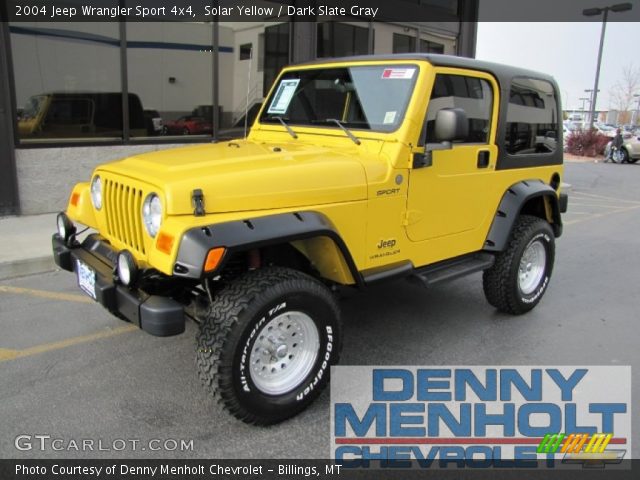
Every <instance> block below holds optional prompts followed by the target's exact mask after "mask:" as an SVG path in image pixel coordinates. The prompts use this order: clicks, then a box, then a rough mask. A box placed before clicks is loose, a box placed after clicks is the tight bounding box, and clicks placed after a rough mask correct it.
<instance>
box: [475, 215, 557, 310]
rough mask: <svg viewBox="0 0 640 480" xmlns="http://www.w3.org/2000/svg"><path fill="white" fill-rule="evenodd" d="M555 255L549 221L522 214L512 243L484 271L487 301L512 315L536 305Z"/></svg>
mask: <svg viewBox="0 0 640 480" xmlns="http://www.w3.org/2000/svg"><path fill="white" fill-rule="evenodd" d="M554 257H555V240H554V234H553V230H552V229H551V226H550V225H549V223H548V222H547V221H545V220H543V219H541V218H538V217H533V216H530V215H522V216H521V217H519V218H518V219H517V220H516V223H515V225H514V227H513V232H512V234H511V240H510V241H509V245H508V246H507V248H506V249H505V250H504V251H503V252H500V253H499V254H498V255H497V256H496V261H495V263H494V264H493V266H492V267H491V268H489V269H488V270H486V271H485V272H484V275H483V278H482V284H483V288H484V293H485V296H486V298H487V301H488V302H489V303H490V304H491V305H493V306H494V307H496V308H497V309H498V310H500V311H501V312H505V313H510V314H512V315H520V314H523V313H526V312H528V311H529V310H531V309H533V308H534V307H535V306H536V305H537V304H538V302H540V299H541V298H542V296H543V295H544V292H545V291H546V289H547V286H548V285H549V280H550V278H551V272H552V271H553V262H554Z"/></svg>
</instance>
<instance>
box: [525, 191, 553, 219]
mask: <svg viewBox="0 0 640 480" xmlns="http://www.w3.org/2000/svg"><path fill="white" fill-rule="evenodd" d="M520 215H533V216H534V217H538V218H542V219H543V220H549V218H547V212H546V207H545V201H544V197H542V196H539V197H535V198H531V199H529V200H527V201H526V202H525V204H524V205H523V206H522V208H521V209H520Z"/></svg>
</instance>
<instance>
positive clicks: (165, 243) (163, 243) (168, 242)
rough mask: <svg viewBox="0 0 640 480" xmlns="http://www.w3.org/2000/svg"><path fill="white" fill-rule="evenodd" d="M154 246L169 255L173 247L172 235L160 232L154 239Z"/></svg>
mask: <svg viewBox="0 0 640 480" xmlns="http://www.w3.org/2000/svg"><path fill="white" fill-rule="evenodd" d="M156 248H157V249H158V250H160V251H161V252H163V253H166V254H167V255H169V254H170V253H171V249H172V248H173V236H171V235H167V234H166V233H164V232H160V234H159V235H158V239H157V240H156Z"/></svg>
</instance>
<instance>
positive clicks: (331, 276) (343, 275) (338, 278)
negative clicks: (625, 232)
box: [220, 236, 355, 284]
mask: <svg viewBox="0 0 640 480" xmlns="http://www.w3.org/2000/svg"><path fill="white" fill-rule="evenodd" d="M267 266H278V267H286V268H291V269H293V270H298V271H301V272H304V273H306V274H308V275H311V276H314V277H316V278H319V279H324V280H328V281H331V282H334V283H340V284H352V283H355V279H354V278H353V274H352V272H351V270H350V268H349V265H348V264H347V262H346V260H345V258H344V255H343V253H342V251H341V250H340V248H339V247H338V245H336V242H334V241H333V240H332V239H331V238H329V237H325V236H318V237H312V238H306V239H300V240H290V241H283V242H280V243H274V244H271V245H266V246H262V247H259V248H254V249H249V250H243V251H238V252H234V253H233V255H232V256H231V257H230V258H229V259H227V261H226V262H225V265H224V267H223V269H222V271H221V272H220V275H221V276H223V277H226V278H233V277H235V276H238V275H239V274H242V273H244V272H246V271H247V270H252V269H256V268H262V267H267Z"/></svg>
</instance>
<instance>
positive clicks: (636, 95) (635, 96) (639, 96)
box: [631, 93, 640, 125]
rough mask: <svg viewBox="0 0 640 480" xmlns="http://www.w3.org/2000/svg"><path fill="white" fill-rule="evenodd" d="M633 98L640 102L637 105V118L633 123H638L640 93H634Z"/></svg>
mask: <svg viewBox="0 0 640 480" xmlns="http://www.w3.org/2000/svg"><path fill="white" fill-rule="evenodd" d="M633 98H637V99H638V104H637V105H636V118H634V119H633V122H631V125H638V117H639V116H640V94H638V93H636V94H634V95H633Z"/></svg>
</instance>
